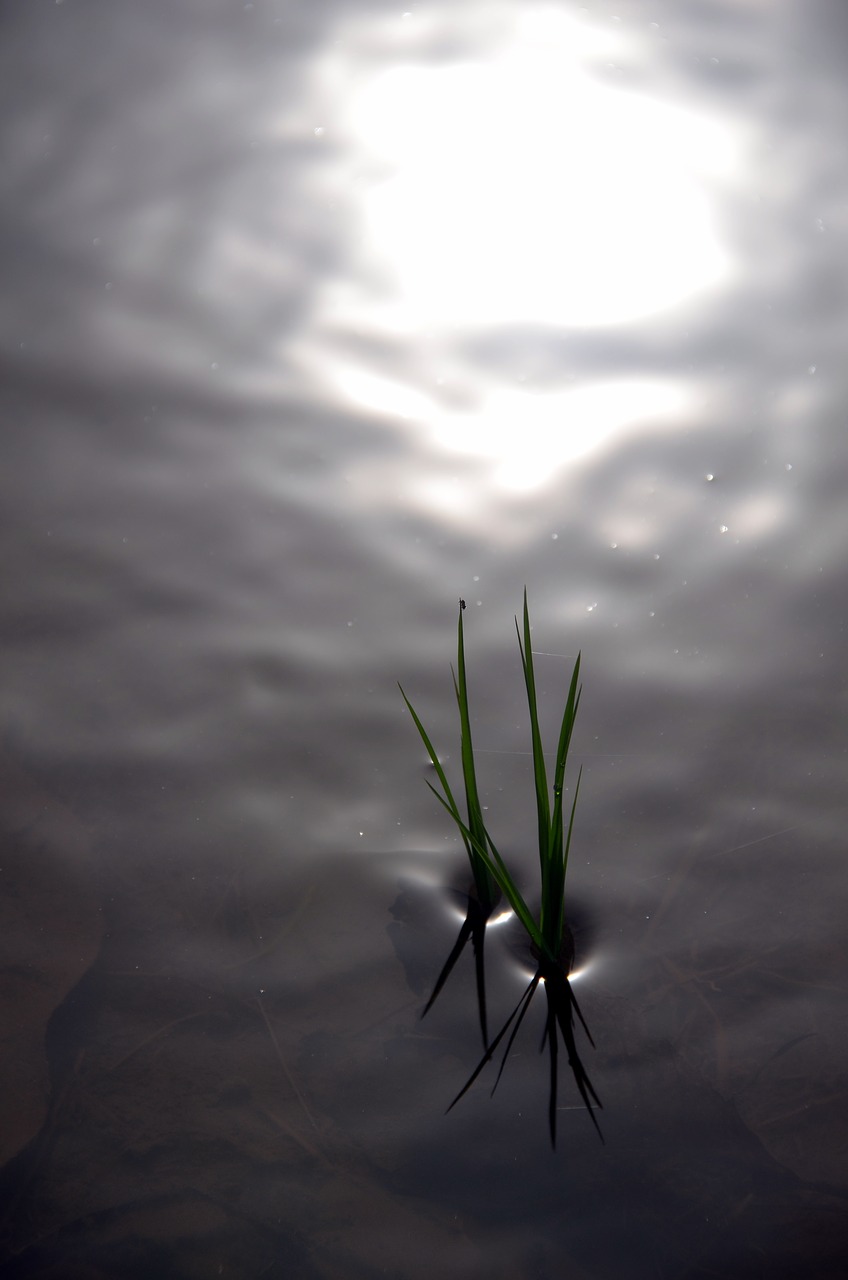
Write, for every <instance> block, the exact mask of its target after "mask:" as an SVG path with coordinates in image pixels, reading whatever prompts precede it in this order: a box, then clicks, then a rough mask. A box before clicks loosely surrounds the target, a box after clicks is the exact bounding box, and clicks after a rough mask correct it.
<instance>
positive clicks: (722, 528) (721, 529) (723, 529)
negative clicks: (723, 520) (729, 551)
mask: <svg viewBox="0 0 848 1280" xmlns="http://www.w3.org/2000/svg"><path fill="white" fill-rule="evenodd" d="M727 529H728V526H727V525H726V524H720V525H719V527H718V531H719V533H727Z"/></svg>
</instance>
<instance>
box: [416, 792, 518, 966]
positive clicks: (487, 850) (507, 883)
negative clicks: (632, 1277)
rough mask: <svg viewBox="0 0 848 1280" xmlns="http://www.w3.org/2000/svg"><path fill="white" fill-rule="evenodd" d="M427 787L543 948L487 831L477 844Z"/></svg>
mask: <svg viewBox="0 0 848 1280" xmlns="http://www.w3.org/2000/svg"><path fill="white" fill-rule="evenodd" d="M427 786H428V787H429V788H430V790H431V791H432V793H433V795H434V796H435V797H436V799H437V800H438V801H439V804H441V805H443V806H444V808H445V809H447V811H448V813H449V814H450V816H451V817H452V818H453V820H454V822H455V823H456V825H457V827H458V828H459V830H460V833H461V835H462V837H463V839H464V840H466V841H468V842H469V843H470V844H471V845H472V846H474V848H475V851H476V853H477V854H478V856H479V857H480V858H481V859H482V861H483V863H484V864H485V866H486V869H487V870H488V871H489V873H490V875H491V876H492V879H493V880H494V881H495V883H496V884H497V885H498V887H499V888H500V889H501V890H502V891H503V894H504V897H505V898H506V900H507V902H508V903H509V905H510V906H511V907H512V909H513V911H514V912H515V914H516V916H517V917H518V919H519V920H520V921H521V924H522V925H523V926H524V928H525V929H526V931H527V933H528V935H529V937H530V939H531V940H532V941H533V942H534V943H535V944H536V946H537V947H542V946H543V939H542V935H541V932H540V931H539V927H538V925H537V924H536V921H535V920H534V919H533V913H532V912H531V910H530V908H529V907H528V906H527V903H526V902H525V901H524V898H523V897H522V896H521V891H520V890H519V888H518V886H517V885H516V884H515V881H514V880H513V879H512V876H511V875H510V874H509V871H508V870H507V867H506V863H505V862H504V860H503V858H502V857H501V855H500V854H499V853H498V851H497V849H496V847H495V843H494V841H493V840H492V837H491V836H490V835H489V833H488V831H486V832H485V843H482V842H477V840H476V838H475V837H474V836H473V835H472V833H471V832H470V831H469V829H468V827H467V826H466V825H465V823H464V822H463V821H462V818H461V817H460V815H459V813H458V812H457V811H456V810H455V809H452V808H451V806H450V805H449V804H448V802H447V800H445V798H444V796H441V795H439V793H438V791H437V790H436V788H435V787H434V786H433V784H432V782H429V781H428V782H427Z"/></svg>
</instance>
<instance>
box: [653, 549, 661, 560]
mask: <svg viewBox="0 0 848 1280" xmlns="http://www.w3.org/2000/svg"><path fill="white" fill-rule="evenodd" d="M659 558H660V553H659V551H655V552H654V559H655V560H659Z"/></svg>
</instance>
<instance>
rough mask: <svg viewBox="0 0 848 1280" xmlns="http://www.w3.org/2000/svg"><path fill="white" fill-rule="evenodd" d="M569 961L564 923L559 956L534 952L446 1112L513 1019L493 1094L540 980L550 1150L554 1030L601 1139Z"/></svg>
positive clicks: (555, 1085)
mask: <svg viewBox="0 0 848 1280" xmlns="http://www.w3.org/2000/svg"><path fill="white" fill-rule="evenodd" d="M573 963H574V939H573V937H572V934H571V931H570V929H569V928H568V926H566V927H565V930H564V938H563V948H562V952H561V954H560V957H559V959H558V960H557V961H556V962H552V961H550V960H548V959H545V958H544V957H540V956H538V955H537V956H536V972H535V973H534V974H533V977H532V978H531V979H530V982H529V983H528V985H527V987H526V988H525V990H524V992H523V994H522V996H521V999H520V1000H519V1001H518V1004H517V1005H516V1006H515V1008H514V1009H513V1011H512V1013H511V1014H510V1015H509V1017H508V1018H507V1020H506V1022H505V1023H504V1025H503V1026H502V1027H501V1029H500V1031H499V1032H498V1034H497V1035H496V1036H495V1038H494V1040H493V1041H492V1043H491V1045H488V1046H487V1048H486V1052H485V1053H484V1055H483V1057H482V1058H481V1060H480V1062H479V1063H478V1064H477V1066H476V1067H475V1069H474V1071H473V1072H472V1074H471V1076H470V1077H469V1078H468V1080H467V1081H466V1083H465V1084H464V1085H463V1087H462V1088H461V1089H460V1091H459V1093H458V1094H457V1095H456V1097H455V1098H454V1100H453V1102H452V1103H451V1104H450V1106H449V1107H448V1111H450V1110H451V1109H452V1108H453V1107H455V1106H456V1104H457V1102H459V1100H460V1098H462V1097H463V1095H464V1094H465V1093H467V1092H468V1090H469V1089H470V1088H471V1086H472V1084H473V1083H474V1081H475V1080H476V1079H477V1077H478V1076H479V1075H480V1073H481V1071H482V1070H483V1068H484V1067H485V1066H486V1063H487V1062H490V1061H491V1059H492V1058H493V1057H494V1054H495V1051H496V1050H497V1048H498V1046H499V1044H500V1043H501V1041H502V1040H503V1038H504V1036H505V1035H506V1033H507V1032H508V1031H509V1029H510V1027H511V1026H512V1024H513V1022H515V1025H514V1026H512V1033H511V1035H510V1037H509V1040H508V1041H507V1044H506V1048H505V1050H504V1055H503V1058H502V1060H501V1065H500V1068H499V1070H498V1074H497V1078H496V1079H495V1083H494V1085H493V1086H492V1094H494V1092H495V1089H497V1087H498V1082H499V1081H500V1078H501V1076H502V1075H503V1072H504V1067H505V1066H506V1061H507V1058H508V1057H509V1053H510V1050H511V1049H512V1045H513V1042H514V1040H515V1038H516V1036H517V1035H518V1031H519V1028H520V1027H521V1023H522V1022H523V1021H524V1015H525V1014H526V1013H527V1010H528V1009H529V1008H530V1004H531V1001H532V999H533V996H534V995H535V993H536V988H537V987H538V985H539V983H540V982H543V983H544V986H545V997H546V999H547V1017H546V1019H545V1031H544V1034H543V1036H542V1045H541V1047H542V1050H544V1048H545V1045H546V1044H547V1046H548V1052H549V1054H550V1095H549V1102H548V1128H549V1131H550V1135H551V1146H552V1147H553V1148H554V1150H556V1112H557V1094H558V1077H559V1041H558V1038H557V1036H558V1033H559V1034H560V1035H562V1038H563V1042H564V1044H565V1048H566V1052H567V1054H568V1065H569V1066H570V1067H571V1071H572V1074H573V1076H574V1081H575V1083H576V1085H577V1088H578V1090H579V1092H580V1097H581V1098H582V1099H583V1102H584V1104H585V1106H586V1110H587V1111H588V1112H589V1118H590V1119H591V1121H592V1124H593V1125H594V1126H595V1129H596V1131H597V1134H598V1137H599V1138H600V1139H601V1142H603V1141H604V1135H603V1134H602V1133H601V1128H600V1125H599V1124H598V1121H597V1117H596V1116H595V1111H594V1108H595V1107H600V1108H602V1107H603V1103H602V1102H601V1100H600V1098H599V1097H598V1095H597V1093H596V1092H595V1090H594V1088H593V1086H592V1082H591V1080H590V1079H589V1076H588V1073H587V1071H586V1068H585V1067H584V1066H583V1062H582V1060H581V1058H580V1054H579V1052H578V1050H577V1042H576V1040H575V1038H574V1015H575V1014H576V1015H577V1018H578V1020H579V1022H580V1025H581V1026H582V1028H583V1030H584V1031H585V1032H586V1036H587V1038H588V1040H589V1043H590V1044H591V1046H592V1048H594V1047H595V1042H594V1040H593V1039H592V1035H591V1032H590V1031H589V1028H588V1026H587V1025H586V1019H585V1018H584V1017H583V1014H582V1013H581V1011H580V1006H579V1004H578V1003H577V997H576V996H575V994H574V990H573V988H572V986H571V983H570V982H569V981H568V975H569V973H570V972H571V969H572V966H573Z"/></svg>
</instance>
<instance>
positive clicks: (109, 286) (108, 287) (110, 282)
mask: <svg viewBox="0 0 848 1280" xmlns="http://www.w3.org/2000/svg"><path fill="white" fill-rule="evenodd" d="M103 288H104V289H111V288H112V281H111V280H107V281H106V283H105V284H104V286H103Z"/></svg>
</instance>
